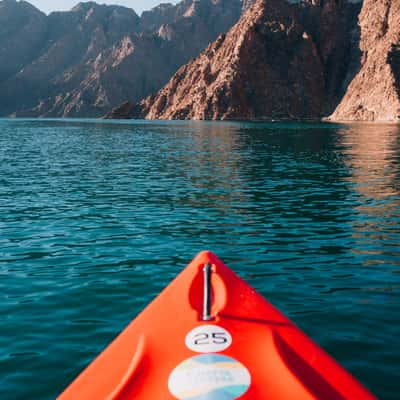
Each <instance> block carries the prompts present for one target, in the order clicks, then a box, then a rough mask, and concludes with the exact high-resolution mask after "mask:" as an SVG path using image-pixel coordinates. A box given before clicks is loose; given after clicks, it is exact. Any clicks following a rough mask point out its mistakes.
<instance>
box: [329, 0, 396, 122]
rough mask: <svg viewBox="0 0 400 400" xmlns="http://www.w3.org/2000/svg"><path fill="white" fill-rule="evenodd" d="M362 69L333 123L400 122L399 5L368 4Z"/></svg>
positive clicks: (369, 0) (386, 0) (389, 0)
mask: <svg viewBox="0 0 400 400" xmlns="http://www.w3.org/2000/svg"><path fill="white" fill-rule="evenodd" d="M359 25H360V28H361V40H360V42H359V43H360V50H361V52H362V54H361V59H360V67H359V69H358V71H357V72H356V74H355V76H354V79H353V80H352V81H351V83H350V85H349V86H348V88H347V91H346V94H345V95H344V97H343V99H342V100H341V101H340V104H339V105H338V107H337V108H336V110H335V112H334V113H333V114H332V116H331V117H330V119H331V120H360V121H400V1H399V0H365V1H364V4H363V8H362V10H361V13H360V17H359Z"/></svg>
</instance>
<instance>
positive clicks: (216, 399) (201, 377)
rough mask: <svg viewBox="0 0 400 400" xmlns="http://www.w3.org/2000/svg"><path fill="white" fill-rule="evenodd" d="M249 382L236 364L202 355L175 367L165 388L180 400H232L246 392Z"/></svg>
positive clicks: (246, 373)
mask: <svg viewBox="0 0 400 400" xmlns="http://www.w3.org/2000/svg"><path fill="white" fill-rule="evenodd" d="M250 383H251V377H250V373H249V371H248V370H247V368H246V367H245V366H244V365H242V364H241V363H240V362H239V361H237V360H235V359H233V358H230V357H226V356H223V355H220V354H202V355H198V356H196V357H193V358H189V359H188V360H186V361H184V362H183V363H182V364H180V365H178V367H176V368H175V370H174V371H173V372H172V373H171V375H170V377H169V380H168V388H169V390H170V392H171V394H172V395H174V396H175V397H176V398H177V399H179V400H190V399H192V400H234V399H237V398H238V397H240V396H242V395H243V394H244V393H246V392H247V390H248V388H249V387H250Z"/></svg>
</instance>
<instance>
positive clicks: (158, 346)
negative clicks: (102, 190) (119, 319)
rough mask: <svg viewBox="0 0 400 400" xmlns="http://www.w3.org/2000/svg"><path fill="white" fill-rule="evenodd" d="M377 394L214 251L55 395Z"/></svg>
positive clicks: (192, 399) (207, 399)
mask: <svg viewBox="0 0 400 400" xmlns="http://www.w3.org/2000/svg"><path fill="white" fill-rule="evenodd" d="M77 399H79V400H86V399H90V400H101V399H106V400H123V399H124V400H125V399H127V400H129V399H135V400H168V399H181V400H233V399H248V400H268V399H290V400H294V399H296V400H306V399H307V400H309V399H322V400H330V399H335V400H342V399H355V400H368V399H375V397H374V396H373V395H372V394H371V393H370V392H369V391H368V390H367V389H366V388H364V387H363V386H362V385H361V384H360V383H359V382H358V381H357V380H356V379H355V378H353V377H352V376H351V375H350V374H349V373H348V372H346V371H345V370H344V369H343V368H342V367H341V366H340V365H338V364H337V363H336V362H335V361H334V360H333V359H332V358H331V357H330V356H329V355H328V354H327V353H325V352H324V351H323V350H322V349H321V348H320V347H318V346H317V345H316V344H315V343H314V342H313V341H312V340H310V339H309V338H308V337H307V336H306V335H305V334H304V333H302V332H301V331H300V330H299V329H298V328H297V327H296V326H295V325H294V324H293V323H292V322H291V321H289V320H288V319H287V318H286V317H285V316H284V315H283V314H282V313H280V312H279V311H278V310H277V309H276V308H274V307H273V306H272V305H271V304H270V303H268V302H267V301H266V300H265V299H264V298H263V297H262V296H261V295H259V294H258V293H256V292H255V291H254V290H253V289H252V288H251V287H250V286H248V285H247V284H246V283H245V282H244V281H243V280H241V279H240V278H239V277H238V276H237V275H235V273H234V272H232V271H231V270H230V269H229V268H228V267H227V266H226V265H224V263H223V262H222V261H221V260H219V259H218V258H217V257H216V256H215V255H214V254H213V253H211V252H203V253H200V254H199V255H198V256H197V257H196V258H195V259H194V260H193V261H192V262H191V263H190V265H189V266H188V267H187V268H186V269H185V270H184V271H183V272H182V273H181V274H180V275H179V276H178V277H177V278H176V279H175V280H174V281H173V282H172V283H171V284H170V285H169V286H168V287H167V288H166V289H165V290H164V291H163V292H162V293H161V294H160V295H159V296H158V297H157V298H156V299H155V300H154V301H153V302H152V303H151V304H150V305H149V306H148V307H147V308H146V309H145V310H144V311H143V312H142V313H141V314H140V315H139V316H138V317H137V318H136V319H135V320H134V321H133V322H131V324H130V325H129V326H128V327H127V328H126V329H125V330H124V331H123V332H122V333H121V334H120V335H119V336H118V337H117V338H116V339H115V340H114V342H112V343H111V344H110V346H109V347H107V348H106V349H105V350H104V352H103V353H101V354H100V355H99V356H98V357H97V358H96V359H95V360H94V361H93V362H92V363H91V364H90V365H89V366H88V367H87V368H86V369H85V370H84V371H83V372H82V373H81V375H80V376H78V378H77V379H76V380H75V381H74V382H73V383H72V384H71V385H70V386H69V387H68V388H67V389H66V390H65V391H64V393H62V394H61V395H60V397H59V400H77Z"/></svg>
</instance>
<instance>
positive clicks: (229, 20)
mask: <svg viewBox="0 0 400 400" xmlns="http://www.w3.org/2000/svg"><path fill="white" fill-rule="evenodd" d="M11 5H12V7H13V8H14V14H18V12H19V13H21V11H20V9H22V8H23V7H25V8H28V7H30V9H31V15H30V17H29V18H31V19H33V18H36V19H38V18H39V16H41V18H42V21H41V23H42V25H43V33H42V34H39V33H37V34H36V32H33V31H32V29H30V31H29V33H28V34H27V36H29V37H30V40H31V41H34V43H35V45H31V44H29V45H27V48H28V49H30V50H31V51H30V52H27V51H24V48H23V47H22V48H21V47H20V48H18V46H15V45H14V46H9V47H10V48H8V49H5V50H4V53H3V54H2V56H3V57H4V59H8V58H10V57H11V55H12V54H13V53H12V51H13V48H15V52H16V53H18V56H19V57H20V58H21V61H19V62H17V58H18V57H13V58H12V61H10V65H12V66H14V69H10V68H8V70H6V68H5V67H3V69H4V73H2V72H1V71H2V70H1V69H0V115H3V116H4V115H9V114H13V115H16V116H41V117H67V116H69V117H71V116H72V117H79V116H84V117H98V116H101V115H104V113H105V112H106V111H108V110H109V109H110V108H112V107H114V106H115V105H117V104H119V103H121V102H123V101H124V100H126V99H133V100H134V101H138V100H140V99H141V98H143V97H144V96H146V95H148V94H149V93H151V92H154V91H157V90H158V89H159V88H160V87H162V86H163V85H164V84H165V83H166V82H167V81H168V79H169V78H170V77H171V76H172V74H173V73H174V72H175V71H176V70H177V68H178V67H179V66H181V65H182V64H184V63H185V62H187V61H188V60H189V59H190V58H191V57H194V56H196V55H197V54H198V53H199V52H200V51H202V50H203V49H204V48H205V47H206V46H207V44H208V43H209V42H210V41H212V40H214V39H215V38H216V37H217V36H218V34H219V33H221V32H223V31H226V30H228V29H229V28H230V27H231V26H232V25H233V24H234V23H235V22H236V21H237V20H238V19H239V17H240V14H241V7H242V2H241V0H184V1H182V2H181V3H179V4H178V5H175V6H173V5H164V6H159V7H156V8H155V9H153V10H151V11H149V12H146V13H144V14H143V16H142V17H141V18H139V16H138V15H136V14H135V12H134V11H133V10H131V9H128V8H125V7H119V6H105V5H98V4H96V3H94V2H88V3H80V4H78V5H77V6H76V7H74V8H73V9H72V10H71V11H69V12H57V13H52V14H50V15H49V16H48V17H46V16H45V15H44V14H42V13H40V12H39V11H38V10H36V9H35V8H34V7H32V6H30V5H28V4H27V3H24V2H16V1H15V0H5V1H0V21H1V20H2V18H4V19H5V18H8V16H7V15H6V13H5V12H3V9H4V8H6V7H5V6H7V7H8V8H10V7H11ZM164 9H165V10H167V11H163V10H164ZM36 14H37V16H36V17H34V15H36ZM32 25H33V24H32ZM22 26H23V29H25V30H29V29H28V28H29V26H30V25H29V24H27V23H22ZM37 26H38V27H39V26H41V25H40V24H37ZM3 31H4V34H3V35H2V36H1V33H3ZM13 35H14V33H13V32H11V31H10V32H7V31H6V30H5V29H2V28H0V43H1V40H2V38H3V39H4V42H7V43H13V40H14V39H13V38H14V36H13ZM16 40H17V39H16ZM25 40H26V41H27V43H29V41H28V38H27V39H24V38H18V41H21V43H25ZM10 60H11V58H10Z"/></svg>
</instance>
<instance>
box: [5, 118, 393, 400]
mask: <svg viewBox="0 0 400 400" xmlns="http://www.w3.org/2000/svg"><path fill="white" fill-rule="evenodd" d="M0 131H1V135H0V312H1V315H2V316H3V323H2V324H1V325H0V372H1V377H2V378H1V385H0V398H1V399H13V400H14V399H24V398H40V399H53V398H55V397H56V395H57V394H58V393H59V392H60V391H61V390H62V389H63V388H64V387H65V385H66V384H67V383H68V382H69V381H70V380H71V379H72V378H73V377H74V376H75V375H76V374H77V373H78V372H79V371H80V370H81V369H82V368H83V367H84V366H85V365H86V364H87V363H88V362H90V360H91V359H93V357H94V356H95V355H97V354H98V352H99V351H101V350H102V349H103V348H104V346H105V345H106V344H107V343H109V342H110V341H111V340H112V338H113V337H114V336H115V335H116V334H117V333H118V332H119V331H120V330H121V329H122V328H123V327H124V326H125V325H126V324H127V323H128V322H129V321H130V320H131V319H132V318H133V317H134V316H135V315H136V314H137V313H138V312H139V311H140V310H141V309H142V308H143V307H144V306H145V305H146V304H148V302H149V301H151V300H152V299H153V298H154V297H155V296H156V295H157V294H158V293H159V292H160V291H161V290H162V288H163V287H164V286H165V285H166V284H167V283H168V282H169V281H170V280H171V279H172V278H173V277H174V276H175V275H176V274H177V272H179V271H180V270H181V269H182V268H183V266H184V265H186V263H187V262H188V261H189V260H190V259H191V258H192V257H193V256H194V255H195V254H196V253H197V252H198V251H200V250H203V249H205V248H210V249H212V250H214V251H216V252H217V253H218V254H219V256H220V257H221V258H223V259H224V260H225V261H226V263H227V264H228V265H230V266H231V267H232V268H234V269H235V270H236V271H237V272H238V273H239V274H240V275H242V276H243V277H244V278H246V279H247V280H248V281H249V282H250V284H252V285H253V286H254V287H255V288H256V289H257V290H259V291H260V292H261V293H262V294H264V295H265V296H266V297H267V298H268V299H269V300H270V301H272V302H273V303H274V304H275V305H276V306H278V307H279V308H280V309H282V311H284V312H285V313H287V314H288V315H289V316H290V317H291V318H292V319H293V320H294V321H295V322H296V323H297V324H298V325H299V326H300V327H301V328H303V329H304V330H305V331H306V332H307V333H308V334H309V335H310V336H311V337H313V338H314V339H315V340H316V341H317V342H318V343H320V344H321V345H322V346H324V347H325V348H326V349H327V350H328V351H329V352H331V353H332V354H333V355H334V356H335V357H336V358H337V359H338V360H339V361H340V362H341V363H342V364H343V365H345V366H346V367H347V368H348V369H349V370H350V371H351V372H352V373H353V374H354V375H355V376H357V378H359V379H360V380H362V381H363V382H364V383H365V384H366V385H367V386H369V387H370V388H371V389H372V390H373V391H374V392H375V393H376V394H377V395H378V396H379V397H381V398H385V399H393V400H394V399H397V398H398V392H399V389H400V388H399V387H398V383H397V382H398V379H396V377H397V375H398V365H399V363H400V345H399V340H398V336H399V330H398V324H396V323H394V321H397V319H398V315H400V301H399V298H400V296H399V295H400V251H399V245H398V244H399V243H400V129H399V127H397V126H394V125H392V126H385V125H382V126H378V125H352V126H341V125H330V124H252V123H232V124H231V123H224V124H222V123H194V122H193V123H190V122H178V123H175V122H174V123H172V122H169V123H164V122H160V123H149V122H118V123H115V122H105V121H57V120H55V121H39V120H32V121H30V120H16V121H11V120H0ZM49 376H51V379H48V377H49ZM396 386H397V387H396Z"/></svg>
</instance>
